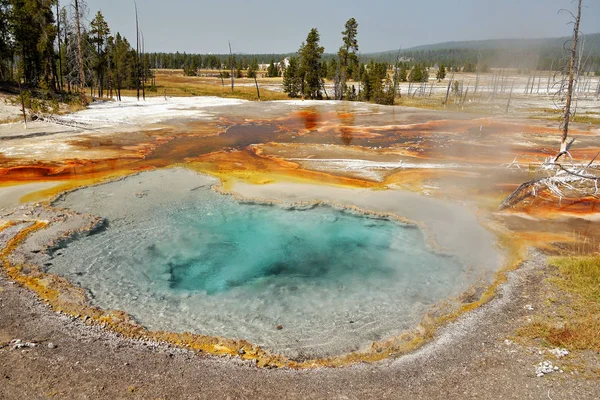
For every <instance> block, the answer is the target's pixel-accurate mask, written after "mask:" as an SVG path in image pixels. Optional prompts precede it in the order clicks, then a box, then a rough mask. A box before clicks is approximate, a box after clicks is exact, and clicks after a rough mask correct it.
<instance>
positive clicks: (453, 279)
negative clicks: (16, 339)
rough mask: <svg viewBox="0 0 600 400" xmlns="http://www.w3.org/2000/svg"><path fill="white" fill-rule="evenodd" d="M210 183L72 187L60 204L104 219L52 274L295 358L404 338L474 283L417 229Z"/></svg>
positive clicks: (123, 306)
mask: <svg viewBox="0 0 600 400" xmlns="http://www.w3.org/2000/svg"><path fill="white" fill-rule="evenodd" d="M212 183H214V182H213V181H212V180H211V179H210V178H206V177H202V176H199V175H196V174H194V173H192V172H190V171H185V170H170V171H169V170H167V171H156V172H151V173H144V174H141V175H138V176H135V177H131V178H127V179H124V180H122V181H118V182H113V183H109V184H106V185H102V186H98V187H91V188H86V189H82V190H79V191H76V192H73V193H71V194H69V195H67V196H66V197H65V198H64V200H63V201H62V202H60V204H59V205H60V206H63V207H65V206H66V207H68V208H72V209H75V210H77V211H80V212H92V213H96V214H98V215H102V216H105V217H106V218H107V219H108V221H109V225H108V228H107V229H106V230H104V231H102V232H99V233H96V234H94V235H91V236H87V237H84V238H81V239H78V240H76V241H74V242H72V243H70V244H69V245H68V246H67V247H66V248H64V249H61V250H60V251H58V252H57V253H56V254H55V255H54V260H53V266H52V267H50V269H49V272H52V273H56V274H59V275H63V276H65V277H67V278H68V279H70V280H71V281H73V282H75V283H77V284H79V285H80V286H81V287H83V288H85V289H86V290H87V291H88V293H89V296H90V298H91V302H92V303H93V304H95V305H98V306H100V307H102V308H104V309H120V310H124V311H126V312H128V313H129V314H130V315H132V316H133V317H134V318H135V319H136V320H137V321H139V322H140V323H141V324H142V325H144V326H145V327H147V328H149V329H153V330H168V331H176V332H184V331H185V332H194V333H200V334H206V335H214V336H223V337H228V338H232V339H246V340H249V341H251V342H254V343H256V344H259V345H261V346H263V347H265V348H267V349H270V350H273V351H275V352H280V353H283V354H285V355H288V356H291V357H304V356H306V357H309V356H310V357H314V356H328V355H334V354H340V353H343V352H348V351H352V350H357V349H360V348H363V347H364V346H366V345H368V344H370V342H372V341H375V340H381V339H384V338H386V337H389V336H393V335H396V334H399V333H400V332H402V331H403V330H405V329H408V328H412V327H414V326H415V325H416V324H417V323H418V322H419V320H420V319H421V318H422V316H423V315H424V314H425V313H426V312H427V310H428V308H429V307H430V306H431V305H433V304H436V303H438V302H440V301H442V300H444V299H447V298H450V297H453V296H457V295H459V294H460V293H461V292H462V291H464V290H465V289H466V288H467V287H468V286H469V285H471V284H473V283H474V279H475V277H474V276H473V272H472V269H471V268H469V267H470V266H468V265H464V263H463V262H461V260H460V259H459V258H458V257H456V256H451V255H443V254H438V253H436V252H434V251H432V250H431V249H430V248H429V247H428V246H427V244H426V242H425V238H424V235H423V233H422V231H421V230H420V229H419V228H417V227H415V226H412V225H405V224H401V223H399V222H396V221H391V220H386V219H378V218H374V217H369V216H365V215H359V214H355V213H351V212H348V211H342V210H338V209H334V208H331V207H325V206H318V207H314V208H311V209H304V210H300V209H295V208H290V207H287V208H286V207H282V206H278V205H260V204H252V203H242V202H239V201H237V200H235V199H234V198H232V197H230V196H225V195H221V194H218V193H216V192H214V191H212V190H211V189H210V186H211V184H212ZM278 325H281V326H283V329H276V327H277V326H278Z"/></svg>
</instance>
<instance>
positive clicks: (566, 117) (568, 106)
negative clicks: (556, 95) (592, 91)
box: [556, 0, 582, 160]
mask: <svg viewBox="0 0 600 400" xmlns="http://www.w3.org/2000/svg"><path fill="white" fill-rule="evenodd" d="M581 2H582V0H579V1H578V6H577V17H576V18H575V26H574V27H573V48H572V50H571V60H570V62H569V86H568V88H567V103H566V105H565V114H564V118H563V129H562V137H561V142H560V152H559V153H558V155H557V156H556V160H558V159H559V158H560V157H561V156H562V155H563V154H565V153H566V152H567V138H568V136H569V119H570V118H571V103H572V101H573V80H574V75H575V59H576V58H577V41H578V39H579V23H580V22H581Z"/></svg>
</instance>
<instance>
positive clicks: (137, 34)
mask: <svg viewBox="0 0 600 400" xmlns="http://www.w3.org/2000/svg"><path fill="white" fill-rule="evenodd" d="M133 5H134V6H135V43H136V44H135V86H136V89H137V100H138V101H140V25H139V20H138V9H137V3H136V1H135V0H134V1H133Z"/></svg>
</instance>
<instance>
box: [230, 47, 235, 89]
mask: <svg viewBox="0 0 600 400" xmlns="http://www.w3.org/2000/svg"><path fill="white" fill-rule="evenodd" d="M229 67H230V69H231V93H233V87H234V81H235V80H234V77H233V73H234V71H233V53H232V52H231V41H230V42H229Z"/></svg>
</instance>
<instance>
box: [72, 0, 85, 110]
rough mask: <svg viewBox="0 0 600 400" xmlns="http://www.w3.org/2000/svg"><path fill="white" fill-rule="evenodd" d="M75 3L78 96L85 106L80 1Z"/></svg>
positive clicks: (77, 0)
mask: <svg viewBox="0 0 600 400" xmlns="http://www.w3.org/2000/svg"><path fill="white" fill-rule="evenodd" d="M74 1H75V25H76V29H77V61H78V64H79V95H80V96H81V105H82V106H85V104H86V100H85V92H84V87H85V73H84V72H83V43H82V38H81V23H80V15H79V3H80V1H81V0H74Z"/></svg>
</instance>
